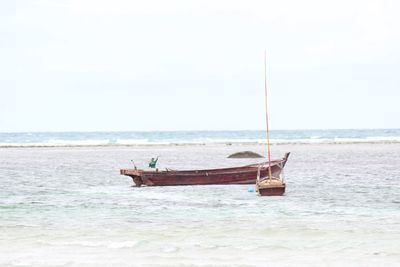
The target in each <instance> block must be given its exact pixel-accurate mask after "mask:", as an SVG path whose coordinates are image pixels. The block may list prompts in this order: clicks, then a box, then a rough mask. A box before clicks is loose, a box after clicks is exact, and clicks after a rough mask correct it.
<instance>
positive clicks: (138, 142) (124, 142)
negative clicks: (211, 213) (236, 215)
mask: <svg viewBox="0 0 400 267" xmlns="http://www.w3.org/2000/svg"><path fill="white" fill-rule="evenodd" d="M270 142H271V144H274V145H280V144H356V143H371V144H373V143H382V144H384V143H400V137H399V136H382V137H378V136H375V137H374V136H371V137H365V138H351V137H349V138H346V137H334V138H322V137H309V138H292V139H289V138H286V139H285V138H277V139H271V141H270ZM265 143H266V140H265V139H259V138H254V139H251V138H248V139H245V138H241V139H239V138H237V139H235V138H215V139H212V138H204V139H201V138H197V139H192V140H190V139H186V140H185V139H182V140H162V139H161V140H150V139H98V140H96V139H87V140H85V139H82V140H64V139H49V140H42V141H36V142H29V141H23V142H4V141H3V142H0V148H13V147H14V148H24V147H108V146H184V145H234V144H238V145H240V144H243V145H246V144H265Z"/></svg>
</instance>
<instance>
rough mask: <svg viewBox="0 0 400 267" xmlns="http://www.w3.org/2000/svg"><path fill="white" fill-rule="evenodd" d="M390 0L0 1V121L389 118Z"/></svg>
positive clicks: (392, 115) (393, 15)
mask: <svg viewBox="0 0 400 267" xmlns="http://www.w3.org/2000/svg"><path fill="white" fill-rule="evenodd" d="M399 12H400V1H394V0H393V1H384V0H379V1H371V0H364V1H350V0H347V1H338V0H336V1H295V0H292V1H289V0H286V1H285V0H284V1H265V0H264V1H249V0H246V1H232V0H231V1H228V0H227V1H216V0H213V1H208V0H202V1H189V0H182V1H165V0H152V1H132V0H113V1H104V0H100V1H99V0H90V1H89V0H71V1H67V0H64V1H55V0H36V1H33V0H30V1H28V0H25V1H24V0H21V1H1V2H0V132H7V131H91V130H105V131H117V130H132V131H134V130H227V129H231V130H241V129H264V128H265V118H264V116H265V115H264V114H265V113H264V98H263V97H264V91H263V82H264V81H263V79H264V76H263V53H264V48H266V49H267V51H268V85H269V88H270V116H271V118H270V124H271V125H270V126H271V128H272V129H312V128H314V129H315V128H317V129H323V128H400V107H399V104H398V103H399V101H400V16H399Z"/></svg>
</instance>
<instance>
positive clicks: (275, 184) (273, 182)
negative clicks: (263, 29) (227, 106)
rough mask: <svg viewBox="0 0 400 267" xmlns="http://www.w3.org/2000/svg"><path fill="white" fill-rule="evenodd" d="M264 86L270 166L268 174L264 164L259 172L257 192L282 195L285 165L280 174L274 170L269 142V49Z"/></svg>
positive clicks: (265, 64) (265, 59) (262, 194)
mask: <svg viewBox="0 0 400 267" xmlns="http://www.w3.org/2000/svg"><path fill="white" fill-rule="evenodd" d="M264 68H265V69H264V75H265V76H264V77H265V80H264V86H265V115H266V123H267V148H268V166H267V168H266V169H267V174H268V176H267V175H265V174H263V173H262V172H261V168H262V166H260V167H259V170H258V172H257V181H256V192H258V194H259V195H260V196H282V195H283V194H284V193H285V189H286V184H285V182H284V181H283V167H284V166H283V167H282V168H281V171H280V172H279V174H278V173H277V172H273V171H272V166H271V147H270V142H269V123H268V90H267V51H265V54H264ZM260 177H263V178H260Z"/></svg>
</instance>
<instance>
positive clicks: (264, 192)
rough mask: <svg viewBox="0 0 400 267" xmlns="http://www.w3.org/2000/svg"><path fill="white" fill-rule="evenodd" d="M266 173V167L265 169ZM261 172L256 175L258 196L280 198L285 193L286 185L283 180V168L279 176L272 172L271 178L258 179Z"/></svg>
mask: <svg viewBox="0 0 400 267" xmlns="http://www.w3.org/2000/svg"><path fill="white" fill-rule="evenodd" d="M267 171H268V167H267ZM260 175H261V171H259V172H258V174H257V181H256V192H257V193H258V194H259V195H260V196H282V195H283V194H284V193H285V189H286V184H285V182H284V180H283V168H282V170H281V172H280V173H279V175H276V172H272V173H271V176H264V177H265V178H262V179H260Z"/></svg>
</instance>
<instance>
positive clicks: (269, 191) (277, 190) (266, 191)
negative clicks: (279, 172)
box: [258, 187, 285, 196]
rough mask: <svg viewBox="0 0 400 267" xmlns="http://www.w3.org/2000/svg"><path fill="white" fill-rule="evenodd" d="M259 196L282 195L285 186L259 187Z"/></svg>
mask: <svg viewBox="0 0 400 267" xmlns="http://www.w3.org/2000/svg"><path fill="white" fill-rule="evenodd" d="M258 193H259V194H260V196H282V195H283V194H284V193H285V187H272V188H259V189H258Z"/></svg>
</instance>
